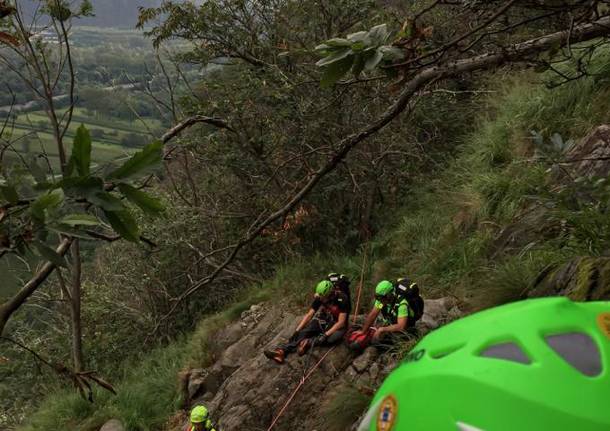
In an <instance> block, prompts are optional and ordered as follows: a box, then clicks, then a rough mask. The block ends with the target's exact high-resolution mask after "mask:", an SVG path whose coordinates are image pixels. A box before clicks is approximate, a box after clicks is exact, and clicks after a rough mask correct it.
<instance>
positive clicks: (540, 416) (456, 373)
mask: <svg viewBox="0 0 610 431" xmlns="http://www.w3.org/2000/svg"><path fill="white" fill-rule="evenodd" d="M608 400H610V302H588V303H577V302H572V301H570V300H569V299H567V298H563V297H560V298H542V299H530V300H526V301H521V302H516V303H513V304H508V305H504V306H501V307H496V308H493V309H489V310H486V311H482V312H480V313H477V314H474V315H471V316H469V317H465V318H463V319H460V320H457V321H455V322H453V323H450V324H448V325H446V326H444V327H442V328H440V329H438V330H436V331H434V332H432V333H430V334H428V335H427V336H426V337H424V338H423V339H422V340H421V341H420V342H419V343H418V344H417V345H416V346H415V347H414V348H413V350H411V352H410V353H408V354H407V355H406V357H405V358H404V360H403V363H402V364H401V365H400V366H399V367H398V368H397V369H396V370H394V371H393V372H392V373H391V374H390V375H389V376H388V378H387V379H386V380H385V381H384V383H383V385H382V386H381V388H380V389H379V391H378V392H377V394H376V395H375V397H374V399H373V402H372V404H371V407H370V409H369V411H368V413H367V414H366V416H365V418H364V420H363V421H362V423H361V425H360V427H359V428H358V431H403V430H414V431H422V430H435V431H444V430H452V431H455V430H459V431H500V430H501V431H505V430H506V431H507V430H520V431H533V430H543V429H545V430H546V429H549V430H551V429H553V430H579V431H602V430H610V408H609V407H608Z"/></svg>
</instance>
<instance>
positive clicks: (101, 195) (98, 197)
mask: <svg viewBox="0 0 610 431" xmlns="http://www.w3.org/2000/svg"><path fill="white" fill-rule="evenodd" d="M87 200H88V201H89V202H91V203H92V204H94V205H97V206H98V207H100V208H102V209H104V210H105V211H124V210H125V209H126V207H125V205H124V204H123V202H122V201H121V200H120V199H119V198H117V197H116V196H114V195H112V194H110V193H108V192H97V193H92V194H90V195H88V196H87Z"/></svg>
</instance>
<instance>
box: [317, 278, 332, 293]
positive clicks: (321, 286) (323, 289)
mask: <svg viewBox="0 0 610 431" xmlns="http://www.w3.org/2000/svg"><path fill="white" fill-rule="evenodd" d="M332 288H333V284H332V283H331V282H330V281H329V280H322V281H321V282H319V283H318V285H317V286H316V293H317V294H318V295H320V296H326V295H328V294H329V293H330V291H331V290H332Z"/></svg>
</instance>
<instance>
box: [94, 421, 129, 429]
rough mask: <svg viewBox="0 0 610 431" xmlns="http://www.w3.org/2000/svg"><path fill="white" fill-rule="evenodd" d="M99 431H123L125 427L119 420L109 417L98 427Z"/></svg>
mask: <svg viewBox="0 0 610 431" xmlns="http://www.w3.org/2000/svg"><path fill="white" fill-rule="evenodd" d="M100 431H125V428H124V427H123V424H122V423H121V421H119V420H117V419H111V420H109V421H108V422H106V423H105V424H104V425H103V426H102V427H101V428H100Z"/></svg>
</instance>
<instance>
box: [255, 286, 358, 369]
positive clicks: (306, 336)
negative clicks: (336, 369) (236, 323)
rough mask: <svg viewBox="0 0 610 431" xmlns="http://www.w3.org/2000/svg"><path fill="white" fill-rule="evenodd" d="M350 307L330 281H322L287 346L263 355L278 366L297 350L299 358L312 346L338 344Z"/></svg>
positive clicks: (342, 334)
mask: <svg viewBox="0 0 610 431" xmlns="http://www.w3.org/2000/svg"><path fill="white" fill-rule="evenodd" d="M350 310H351V304H350V301H349V298H348V296H347V295H346V294H345V293H344V292H343V291H342V290H341V289H337V288H335V286H334V285H333V283H332V282H331V281H330V280H322V281H321V282H319V283H318V285H317V286H316V293H315V297H314V300H313V302H312V304H311V308H310V309H309V311H308V312H307V314H305V316H303V318H302V319H301V322H300V323H299V325H298V326H297V328H296V330H295V332H294V334H293V335H292V336H291V337H290V339H289V340H288V343H286V344H284V345H281V346H278V347H276V348H275V349H273V350H265V351H264V354H265V356H267V357H268V358H269V359H271V360H273V361H275V362H277V363H278V364H282V363H284V359H285V357H286V355H288V354H289V353H291V352H294V351H295V350H298V353H299V354H300V355H303V354H304V353H305V352H306V351H307V350H308V349H309V348H310V347H311V346H312V345H314V344H315V345H318V346H320V345H330V344H335V343H338V342H340V341H341V339H342V338H343V336H344V335H345V333H346V331H347V327H348V316H349V313H350Z"/></svg>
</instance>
